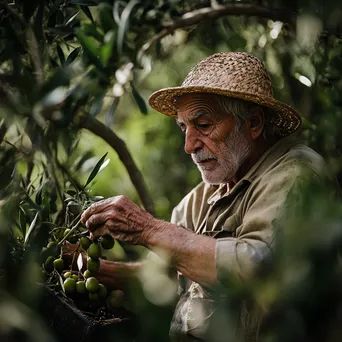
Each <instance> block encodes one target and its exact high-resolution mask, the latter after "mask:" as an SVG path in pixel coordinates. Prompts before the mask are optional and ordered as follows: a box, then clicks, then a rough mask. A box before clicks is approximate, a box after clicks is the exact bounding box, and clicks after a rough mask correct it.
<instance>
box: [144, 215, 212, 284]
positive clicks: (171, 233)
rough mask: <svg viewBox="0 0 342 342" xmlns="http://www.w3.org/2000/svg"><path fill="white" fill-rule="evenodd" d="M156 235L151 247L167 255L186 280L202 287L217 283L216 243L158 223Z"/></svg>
mask: <svg viewBox="0 0 342 342" xmlns="http://www.w3.org/2000/svg"><path fill="white" fill-rule="evenodd" d="M152 224H156V225H158V229H156V230H155V232H156V233H155V234H154V235H153V237H151V239H150V243H149V245H148V246H147V247H148V248H150V249H151V250H153V251H155V252H156V253H157V254H158V253H159V252H160V251H163V252H166V253H168V254H169V256H170V257H171V260H172V263H173V266H174V267H176V268H177V270H178V271H179V272H181V273H182V274H183V275H184V276H186V277H188V278H190V279H191V280H193V281H195V282H198V283H200V284H202V285H206V286H211V285H215V284H216V283H217V277H216V263H215V251H216V240H215V239H214V238H210V237H207V236H203V235H197V234H195V233H193V232H191V231H188V230H186V229H183V228H181V227H178V226H177V225H175V224H172V223H169V222H164V221H159V220H156V221H154V222H153V223H152Z"/></svg>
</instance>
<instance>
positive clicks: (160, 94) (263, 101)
mask: <svg viewBox="0 0 342 342" xmlns="http://www.w3.org/2000/svg"><path fill="white" fill-rule="evenodd" d="M189 93H211V94H218V95H224V96H229V97H234V98H238V99H242V100H245V101H249V102H254V103H257V104H259V105H261V106H264V107H267V108H269V109H270V110H269V111H268V115H269V120H270V122H271V123H273V124H274V125H276V126H278V127H279V129H280V132H281V134H282V135H283V136H286V135H289V134H291V133H293V132H295V131H296V130H297V129H298V128H299V127H300V125H301V118H300V116H299V114H298V113H297V112H296V111H295V110H294V109H293V108H292V107H290V106H289V105H287V104H284V103H281V102H279V101H277V100H276V99H275V98H274V97H273V89H272V83H271V78H270V76H269V74H268V72H267V70H266V68H265V66H264V65H263V64H262V62H261V61H260V60H259V59H258V58H256V57H255V56H252V55H250V54H248V53H246V52H220V53H216V54H214V55H211V56H209V57H207V58H205V59H202V60H201V61H200V62H199V63H198V64H196V65H195V66H194V67H193V68H192V69H191V70H190V72H189V74H188V75H187V76H186V78H185V80H184V82H183V83H182V85H181V86H180V87H172V88H164V89H161V90H158V91H156V92H154V93H153V94H152V95H151V96H150V97H149V99H148V101H149V104H150V105H151V107H152V108H154V109H155V110H157V111H158V112H160V113H162V114H164V115H167V116H172V117H176V116H177V109H176V106H175V102H176V99H177V97H179V96H181V95H183V94H189Z"/></svg>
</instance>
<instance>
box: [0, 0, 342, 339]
mask: <svg viewBox="0 0 342 342" xmlns="http://www.w3.org/2000/svg"><path fill="white" fill-rule="evenodd" d="M341 16H342V14H341V11H340V8H339V4H337V3H336V2H334V1H326V2H325V3H324V6H323V5H322V4H321V3H320V2H319V1H310V2H309V1H305V0H303V1H298V2H297V1H285V0H269V1H239V2H235V1H223V0H222V1H215V0H212V1H206V0H201V1H185V0H173V1H171V0H160V1H156V2H155V1H137V0H129V1H128V0H121V1H101V0H49V1H44V0H34V1H23V0H16V1H15V2H9V1H1V2H0V23H1V25H0V63H1V67H0V107H1V118H2V122H1V127H0V141H1V146H0V158H1V164H0V174H1V177H0V180H1V181H0V182H1V186H0V196H1V223H2V224H1V228H0V234H1V239H0V269H1V270H2V273H3V274H2V275H1V278H0V279H1V288H0V291H1V292H0V295H1V296H2V297H3V298H4V300H3V301H2V302H1V305H0V318H1V321H2V322H4V324H3V326H4V327H5V328H4V329H3V328H2V326H1V325H0V327H1V329H0V337H1V336H2V335H3V336H5V338H8V339H9V340H11V339H12V340H16V339H17V336H21V337H22V339H21V340H24V338H25V337H23V336H24V335H25V334H28V335H29V336H30V338H31V340H34V341H48V340H49V338H50V337H49V334H48V332H47V331H46V329H45V328H44V324H43V322H41V321H40V320H39V319H37V320H34V319H33V318H32V317H33V316H32V310H34V307H35V298H36V297H35V296H33V295H31V294H32V293H34V291H35V286H34V284H35V283H36V282H37V281H38V280H39V273H38V272H37V270H36V269H35V266H34V265H35V264H34V263H32V262H31V261H32V259H34V258H36V257H37V254H38V251H39V249H40V248H41V246H43V245H44V244H45V243H46V242H47V237H48V234H49V232H50V231H51V230H52V229H53V228H54V227H55V226H56V225H60V224H61V223H63V220H64V218H65V214H66V211H67V210H68V208H67V204H66V202H65V198H66V196H67V195H66V194H67V193H68V191H70V190H72V191H76V193H80V192H81V191H82V189H83V186H82V185H81V184H85V182H81V181H80V180H79V179H82V178H83V177H84V174H85V172H84V170H89V169H92V167H94V165H95V164H96V162H97V161H98V158H96V157H95V158H94V157H93V153H94V152H93V151H92V149H91V148H90V147H92V146H91V144H90V143H89V142H88V140H87V141H85V140H82V136H84V135H82V134H84V133H81V132H82V131H83V130H84V129H86V130H88V131H90V132H91V133H92V134H93V135H95V136H97V137H99V138H101V139H103V140H104V141H105V142H106V143H107V144H109V145H110V147H112V148H113V149H114V150H115V152H116V153H117V154H118V159H120V161H121V162H122V163H123V165H124V167H125V168H126V170H127V172H128V175H129V177H130V179H131V181H132V183H133V185H134V188H135V189H136V192H137V194H138V198H137V197H135V199H136V200H140V202H141V203H142V204H143V205H144V207H145V208H146V209H147V210H149V211H151V212H154V205H153V202H152V199H151V196H150V195H149V192H148V190H147V187H146V185H145V181H144V179H143V177H142V175H141V173H140V171H139V169H138V168H137V167H136V166H135V162H134V160H133V158H132V156H131V155H130V153H129V151H128V149H127V147H126V145H125V143H124V142H123V141H122V140H121V139H120V138H119V137H118V136H117V135H116V132H120V134H121V135H123V136H126V138H127V145H128V146H129V147H131V149H132V148H133V149H134V150H135V151H139V153H138V152H137V153H136V155H135V158H136V159H137V162H138V164H139V165H140V167H141V169H142V170H143V174H144V175H146V177H147V178H148V183H149V187H150V189H151V190H152V191H151V192H152V193H153V194H155V196H156V198H155V199H156V204H157V205H156V207H157V213H158V214H159V215H160V216H162V217H164V218H166V217H167V216H168V215H169V213H170V210H171V208H172V207H173V206H174V204H176V203H177V201H179V200H180V198H181V197H182V196H183V195H184V194H185V192H186V191H185V189H189V188H190V187H191V186H193V185H194V184H196V182H198V180H199V176H198V174H197V173H196V172H195V170H194V168H193V167H192V166H190V161H189V160H188V158H186V157H185V155H184V154H180V152H179V149H180V146H181V145H182V136H181V134H180V133H179V132H176V131H175V127H174V125H173V123H172V121H171V120H168V119H166V118H165V119H157V114H155V113H148V109H147V105H146V103H145V100H144V98H145V96H143V94H146V95H148V94H149V93H150V92H151V90H153V89H155V88H160V87H165V86H171V85H176V84H179V83H180V82H181V81H182V79H183V77H184V75H185V74H186V72H187V71H188V70H189V68H190V66H191V65H193V64H194V63H196V62H197V61H198V60H199V59H200V57H204V56H206V55H208V54H209V53H212V52H215V51H221V50H225V51H231V50H232V51H236V50H244V51H249V52H252V53H254V54H256V55H257V56H259V57H260V58H261V59H263V60H264V61H265V63H266V65H267V67H268V69H269V70H270V71H271V74H272V77H273V81H274V84H275V93H276V97H277V98H279V99H281V100H283V101H284V102H287V103H290V104H292V105H294V106H295V107H296V108H298V109H299V111H300V112H301V113H302V115H303V117H304V129H303V131H302V136H303V137H304V138H305V139H306V141H307V142H308V143H309V144H310V145H311V146H312V147H314V148H315V149H316V150H318V151H319V152H320V153H321V154H322V155H323V156H324V157H325V158H326V160H327V162H328V163H329V166H330V167H331V169H332V171H333V172H334V173H336V174H337V175H338V177H341V170H342V167H341V161H340V155H341V145H340V144H341V142H340V139H339V136H340V133H341V127H342V122H341V121H342V102H341V99H340V93H341V91H342V81H341V77H340V76H341V72H342V70H341V68H342V63H341V56H342V54H341V49H342V44H341V42H342V40H341ZM161 75H162V76H161ZM147 76H148V77H147ZM142 90H143V91H142ZM136 110H139V111H140V112H141V113H142V114H143V115H142V116H141V117H140V118H137V116H135V111H136ZM129 113H131V114H129ZM146 114H148V115H146ZM114 123H115V124H114ZM142 126H145V130H144V134H139V138H138V137H137V134H136V132H141V130H142ZM160 126H162V127H160ZM114 130H115V131H114ZM130 132H131V134H130ZM165 137H167V139H165ZM84 145H86V147H85V148H84V147H83V149H81V148H80V146H84ZM103 146H104V147H103V148H105V149H106V151H107V150H108V146H107V145H103ZM103 153H104V152H102V151H101V152H99V153H97V154H100V155H103ZM111 158H112V157H111ZM156 165H158V167H156ZM110 167H114V168H116V167H117V166H116V165H114V166H111V165H109V167H108V168H107V169H109V168H110ZM87 174H88V173H87ZM165 174H167V175H168V177H167V179H165V178H166V177H165ZM184 175H186V176H184ZM125 177H126V175H125V174H123V173H119V174H118V175H117V177H116V178H115V179H112V177H111V175H109V176H108V178H109V180H108V178H107V177H106V178H104V179H103V182H104V184H108V183H109V182H111V183H112V184H115V185H117V188H118V189H120V185H121V183H123V179H125ZM100 182H101V179H99V180H98V184H99V185H100V184H101V183H100ZM115 185H113V187H115ZM104 187H106V188H107V189H108V188H109V189H111V188H110V187H108V186H103V187H102V189H103V188H104ZM94 189H95V192H96V186H95V187H94ZM99 189H100V187H99ZM104 191H105V190H104ZM104 191H103V192H104ZM130 191H131V190H130ZM101 194H103V195H106V196H109V195H111V194H109V193H102V192H101ZM132 195H133V196H136V195H135V194H132ZM322 202H324V199H323V198H322V197H320V196H317V203H318V204H315V205H318V206H319V204H320V203H322ZM327 203H328V204H329V203H330V202H327ZM326 215H327V216H331V215H332V214H331V213H330V212H329V211H328V210H327V211H324V215H323V214H322V216H323V217H325V216H326ZM319 222H321V223H322V224H323V225H324V226H325V229H326V230H327V231H328V232H331V234H332V237H331V239H330V240H329V242H328V243H327V247H326V248H327V249H328V250H329V248H330V242H331V241H333V240H334V237H335V236H336V239H337V238H339V233H338V232H337V231H336V230H335V228H331V227H335V225H334V224H331V225H329V224H327V223H326V224H325V219H321V220H319ZM336 224H337V225H339V224H340V223H336ZM293 227H299V223H296V224H295V225H293ZM331 229H332V230H331ZM28 237H29V238H28ZM293 240H294V238H293V237H291V239H290V240H289V241H290V242H289V244H288V246H290V245H291V242H292V241H293ZM337 241H340V240H339V239H337ZM28 242H29V243H28ZM288 246H285V247H284V250H285V251H287V250H288V248H290V247H288ZM310 246H313V247H312V248H315V246H317V240H314V239H313V241H310V243H309V247H310ZM309 247H308V248H309ZM284 254H286V253H284ZM313 255H314V257H315V256H316V255H318V254H317V253H316V252H315V253H313ZM322 258H326V256H325V255H323V256H322ZM308 260H311V259H310V258H309V259H308ZM310 262H311V261H310ZM290 269H291V267H290ZM315 279H316V278H315ZM23 282H25V284H26V285H27V286H24V287H23V286H20V284H22V283H23ZM289 282H290V285H291V286H294V287H295V289H298V288H300V286H301V285H300V284H298V283H296V280H293V278H291V277H290V280H289ZM308 282H309V283H308V285H307V286H308V287H309V288H312V286H313V280H312V279H311V280H310V279H309V280H308ZM13 284H15V285H14V286H13ZM290 285H289V286H290ZM277 298H278V297H277ZM310 300H311V299H310ZM309 303H311V302H309ZM8 310H13V312H14V314H15V317H16V319H15V320H5V317H6V316H7V317H10V315H8V314H7V312H8ZM156 312H157V311H156ZM150 315H151V316H149V317H154V316H153V313H150ZM145 319H146V320H147V318H146V317H145ZM33 320H34V321H35V323H34V324H35V325H33V326H35V327H36V326H37V329H29V327H31V326H32V324H33V323H32V321H33ZM20 322H22V324H20ZM152 322H153V320H152ZM149 324H150V325H151V331H153V328H154V327H155V325H153V323H151V321H149ZM286 327H288V326H286ZM279 331H280V330H279ZM146 336H149V335H148V332H146ZM287 338H288V339H287V341H289V340H290V339H289V337H288V336H287ZM274 340H276V341H280V340H281V339H280V337H279V336H278V335H277V333H276V337H274Z"/></svg>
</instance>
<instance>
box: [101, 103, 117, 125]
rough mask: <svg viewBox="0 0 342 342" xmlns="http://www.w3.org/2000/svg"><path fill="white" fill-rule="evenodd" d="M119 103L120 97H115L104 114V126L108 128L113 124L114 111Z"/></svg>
mask: <svg viewBox="0 0 342 342" xmlns="http://www.w3.org/2000/svg"><path fill="white" fill-rule="evenodd" d="M119 102H120V97H115V98H114V101H113V103H112V104H111V105H110V107H109V108H108V110H107V111H106V113H105V114H104V119H105V124H106V125H107V126H108V127H110V126H111V125H112V123H113V118H114V113H115V110H116V108H117V106H118V104H119Z"/></svg>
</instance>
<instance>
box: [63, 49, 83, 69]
mask: <svg viewBox="0 0 342 342" xmlns="http://www.w3.org/2000/svg"><path fill="white" fill-rule="evenodd" d="M80 50H81V48H80V47H78V48H76V49H74V50H73V51H71V52H70V54H69V56H68V58H67V60H66V62H65V64H66V65H69V64H71V63H72V62H73V61H74V60H75V59H76V58H77V56H78V54H79V53H80Z"/></svg>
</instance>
